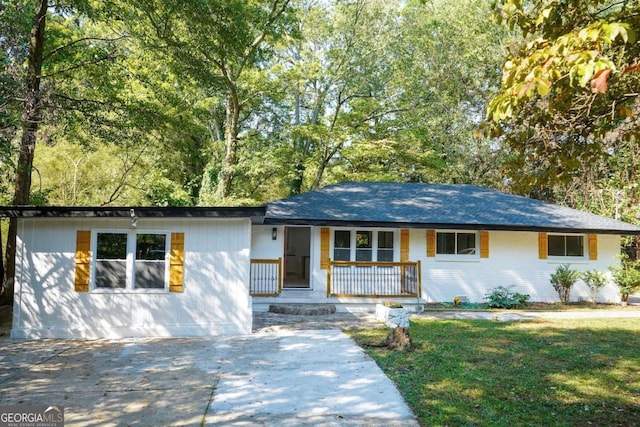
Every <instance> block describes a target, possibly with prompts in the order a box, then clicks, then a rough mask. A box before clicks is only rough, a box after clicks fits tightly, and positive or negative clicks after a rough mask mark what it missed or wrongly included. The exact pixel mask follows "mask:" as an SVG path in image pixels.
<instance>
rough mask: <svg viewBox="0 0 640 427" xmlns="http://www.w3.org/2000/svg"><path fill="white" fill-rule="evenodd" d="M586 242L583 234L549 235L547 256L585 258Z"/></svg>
mask: <svg viewBox="0 0 640 427" xmlns="http://www.w3.org/2000/svg"><path fill="white" fill-rule="evenodd" d="M584 241H585V239H584V235H582V234H549V235H548V237H547V254H548V256H549V257H574V258H584V256H585V250H584V249H585V248H584Z"/></svg>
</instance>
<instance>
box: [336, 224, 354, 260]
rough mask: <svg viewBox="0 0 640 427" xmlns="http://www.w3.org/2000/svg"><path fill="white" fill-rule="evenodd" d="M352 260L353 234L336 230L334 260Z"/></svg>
mask: <svg viewBox="0 0 640 427" xmlns="http://www.w3.org/2000/svg"><path fill="white" fill-rule="evenodd" d="M350 259H351V232H350V231H344V230H336V232H335V239H334V243H333V260H334V261H349V260H350Z"/></svg>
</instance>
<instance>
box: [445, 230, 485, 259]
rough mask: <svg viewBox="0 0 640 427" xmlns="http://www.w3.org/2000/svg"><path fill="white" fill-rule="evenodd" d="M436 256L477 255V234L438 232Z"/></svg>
mask: <svg viewBox="0 0 640 427" xmlns="http://www.w3.org/2000/svg"><path fill="white" fill-rule="evenodd" d="M436 236H437V237H436V254H438V255H475V253H476V233H468V232H454V231H450V232H438V233H437V235H436Z"/></svg>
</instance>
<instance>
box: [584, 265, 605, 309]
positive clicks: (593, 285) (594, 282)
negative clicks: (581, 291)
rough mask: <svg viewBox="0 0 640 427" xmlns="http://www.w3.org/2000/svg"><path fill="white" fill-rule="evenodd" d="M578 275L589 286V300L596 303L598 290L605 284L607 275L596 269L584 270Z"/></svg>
mask: <svg viewBox="0 0 640 427" xmlns="http://www.w3.org/2000/svg"><path fill="white" fill-rule="evenodd" d="M580 277H582V281H583V282H584V283H585V285H587V287H588V288H589V297H590V298H591V302H593V303H594V304H596V303H597V302H598V292H600V289H602V288H604V287H605V286H606V284H607V277H606V276H605V275H604V273H603V272H602V271H598V270H589V271H585V272H584V273H582V274H581V275H580Z"/></svg>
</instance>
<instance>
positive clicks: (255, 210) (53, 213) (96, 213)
mask: <svg viewBox="0 0 640 427" xmlns="http://www.w3.org/2000/svg"><path fill="white" fill-rule="evenodd" d="M265 212H266V207H264V206H257V207H201V206H198V207H149V206H132V207H102V206H100V207H91V206H0V218H134V217H135V218H251V219H252V221H253V222H254V223H262V221H263V220H264V216H265Z"/></svg>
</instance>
